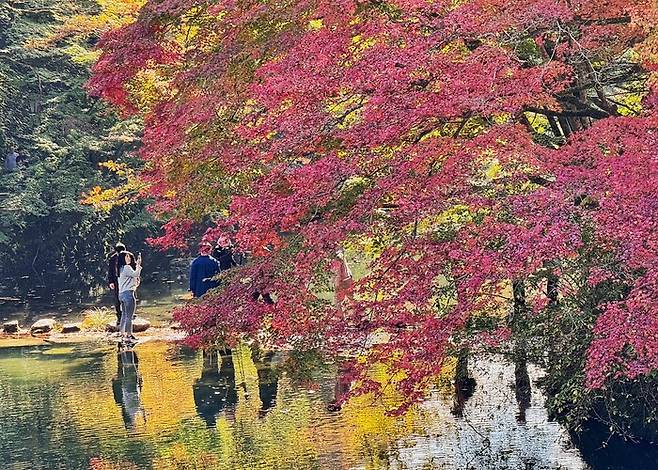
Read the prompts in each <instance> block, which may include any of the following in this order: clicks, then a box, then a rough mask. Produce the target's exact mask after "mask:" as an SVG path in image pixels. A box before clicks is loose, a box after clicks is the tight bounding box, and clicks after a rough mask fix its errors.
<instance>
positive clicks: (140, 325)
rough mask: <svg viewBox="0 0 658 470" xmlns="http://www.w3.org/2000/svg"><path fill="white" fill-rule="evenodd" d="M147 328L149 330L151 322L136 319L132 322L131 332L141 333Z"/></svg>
mask: <svg viewBox="0 0 658 470" xmlns="http://www.w3.org/2000/svg"><path fill="white" fill-rule="evenodd" d="M149 328H151V322H150V321H148V320H147V319H145V318H139V317H137V318H135V319H134V320H133V331H134V332H135V333H141V332H143V331H146V330H148V329H149Z"/></svg>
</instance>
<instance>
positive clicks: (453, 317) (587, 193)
mask: <svg viewBox="0 0 658 470" xmlns="http://www.w3.org/2000/svg"><path fill="white" fill-rule="evenodd" d="M657 22H658V8H657V7H656V6H655V4H654V3H653V2H650V1H648V0H646V1H645V0H627V1H621V0H590V1H578V0H564V1H561V0H523V1H518V0H511V1H508V0H506V1H502V0H469V1H458V2H455V1H452V0H450V1H447V0H446V1H444V0H437V1H427V0H417V1H414V0H406V1H405V0H397V1H396V0H388V1H381V0H369V1H367V0H362V1H356V0H334V1H331V2H327V1H320V0H315V1H314V0H300V1H271V2H269V1H268V2H262V1H250V0H243V1H228V0H227V1H219V0H217V1H202V0H149V1H147V3H146V5H145V6H144V7H143V9H142V12H141V14H140V16H139V18H138V20H137V21H136V22H135V23H133V24H130V25H128V26H125V27H123V28H121V29H118V30H116V31H113V32H111V33H110V34H108V35H106V36H105V37H104V38H103V39H102V41H101V43H100V47H101V49H102V56H101V58H100V60H99V61H98V63H97V64H96V67H95V70H94V76H93V78H92V80H91V81H90V83H89V90H90V91H91V93H92V94H94V95H97V96H100V97H102V98H104V99H107V100H109V101H111V102H113V103H115V104H116V105H118V106H120V107H121V108H122V109H123V110H124V111H126V112H138V113H142V114H144V116H145V134H144V139H143V140H144V145H143V148H142V150H141V155H142V157H143V158H144V159H145V160H146V161H147V162H148V169H147V171H146V172H145V174H144V175H143V177H144V179H145V180H146V181H148V182H149V183H150V192H149V196H150V197H152V198H154V200H155V202H154V206H153V207H154V210H155V211H156V212H158V213H160V214H162V215H166V216H167V217H168V218H170V219H171V220H172V221H171V222H170V223H169V224H168V225H167V226H166V227H165V228H166V229H167V228H168V229H169V230H165V234H164V236H163V237H161V238H160V239H157V240H155V243H157V244H160V245H161V246H164V247H168V246H178V245H179V244H180V243H181V242H182V241H184V240H185V231H186V230H187V229H189V228H190V227H191V226H192V221H194V220H196V221H202V220H209V219H210V220H213V221H214V222H215V223H216V225H217V226H216V228H213V229H211V230H210V231H209V232H208V233H207V238H208V239H217V237H218V236H219V234H220V233H224V232H227V231H230V228H231V227H236V226H238V227H239V230H238V231H237V232H236V233H235V234H234V237H235V239H236V242H237V246H238V247H239V249H240V250H241V251H244V252H249V253H251V256H250V262H249V263H248V264H247V265H246V266H244V267H243V268H241V269H240V270H239V271H238V272H237V273H236V274H235V275H234V276H232V277H231V278H230V279H227V281H226V282H225V285H224V287H223V288H222V289H221V292H217V293H215V294H211V295H210V296H208V297H206V298H205V299H204V300H203V301H202V302H199V303H194V304H191V305H189V306H187V307H185V308H183V309H182V310H181V311H179V312H178V313H177V317H178V318H179V319H180V320H181V322H182V323H183V325H184V326H185V327H186V328H187V329H188V331H189V332H190V335H191V340H192V341H197V342H211V341H215V340H217V338H220V339H222V340H224V341H227V342H229V343H231V342H233V341H235V340H236V339H237V338H240V337H243V336H245V335H247V336H252V337H258V338H260V339H261V340H263V339H264V338H266V339H267V340H269V341H272V342H275V343H278V344H281V343H286V344H290V343H294V344H303V345H305V346H313V347H316V346H317V347H326V348H329V349H330V350H332V351H342V352H345V351H348V352H351V353H354V352H355V351H361V352H363V353H367V354H368V357H370V358H371V360H373V361H377V360H382V359H385V360H386V362H387V363H388V364H390V365H391V367H392V368H393V369H395V370H403V371H404V372H405V379H404V380H402V382H401V383H400V384H398V386H399V387H400V388H401V389H402V390H403V391H404V392H405V394H406V396H407V397H409V398H410V399H411V400H414V399H417V398H420V397H421V396H422V395H423V393H424V388H425V386H426V384H427V381H428V380H430V378H431V377H432V375H433V374H435V373H437V372H438V371H439V370H440V369H441V366H442V361H443V358H444V357H445V356H446V354H447V352H448V351H450V348H451V347H453V346H456V345H457V344H456V343H457V342H458V341H459V340H458V338H460V337H461V336H460V335H459V332H460V331H462V330H463V329H464V327H465V326H466V325H467V324H468V322H469V320H470V319H472V318H473V317H474V316H478V315H486V313H487V312H491V311H493V310H499V309H500V306H501V296H502V297H504V291H505V289H506V286H509V285H510V282H521V281H523V280H524V279H529V278H533V279H555V278H558V279H562V278H565V277H569V278H571V279H575V280H576V281H574V282H581V283H586V282H589V283H591V284H597V283H600V282H603V281H605V280H607V279H615V280H619V281H620V282H623V283H625V285H628V289H627V290H626V292H625V295H623V296H621V297H620V298H616V299H608V300H607V301H606V302H605V303H602V304H601V305H599V306H598V309H599V317H598V320H597V322H596V325H595V326H594V332H593V333H594V338H595V339H594V340H593V342H592V344H591V346H590V348H589V353H588V363H587V364H588V365H587V379H588V383H589V385H590V386H592V387H601V386H603V385H604V383H605V380H606V379H607V378H608V377H610V376H611V375H626V376H630V377H633V376H636V375H638V374H642V373H646V372H647V371H649V370H652V369H656V368H658V341H657V337H656V335H657V334H658V316H657V314H658V312H657V311H656V309H657V308H658V269H657V266H658V263H657V262H658V259H656V256H657V248H658V231H657V230H656V226H655V225H656V220H657V219H656V212H657V211H658V198H657V197H656V195H655V189H654V188H655V187H656V184H655V183H656V181H658V180H657V177H658V173H657V171H658V170H656V168H657V166H656V159H657V158H658V157H657V156H656V155H657V153H656V150H655V149H656V148H657V146H656V144H657V142H656V131H657V130H658V120H657V119H656V115H655V113H654V109H655V108H654V106H655V104H656V98H657V95H656V93H655V89H654V87H655V83H656V82H655V75H654V73H655V70H656V68H657V66H658V62H656V57H657V56H656V53H657V52H658V50H657V48H656V34H655V26H656V23H657ZM144 77H151V78H150V80H151V81H150V82H149V83H151V84H152V83H153V82H154V81H155V82H156V83H157V86H154V87H153V88H156V89H157V91H156V92H153V96H151V98H150V99H149V100H146V102H144V101H143V100H142V101H140V100H139V99H137V96H138V94H137V93H136V91H135V90H136V89H139V87H140V86H141V85H143V84H144V83H145V80H146V79H145V78H144ZM153 77H155V78H153ZM341 247H343V248H347V249H348V251H349V252H352V253H356V252H360V251H363V250H366V247H367V250H369V256H368V257H367V259H368V269H367V274H365V275H364V276H362V277H361V278H360V279H358V281H357V282H355V284H354V286H353V293H352V295H351V296H349V299H351V300H349V303H348V302H347V299H346V301H344V302H343V303H342V304H343V308H341V309H339V310H338V311H337V310H336V309H335V308H334V306H333V305H332V304H331V303H330V302H327V301H324V300H322V298H321V296H318V292H320V291H322V290H323V286H326V285H329V284H330V283H331V281H330V279H329V276H330V272H331V269H330V266H331V263H332V261H333V260H334V259H335V254H336V251H337V250H338V249H340V248H341ZM592 253H597V256H596V257H594V262H591V259H592ZM585 258H587V259H588V260H590V261H588V262H587V263H584V262H580V261H582V260H584V259H585ZM567 274H568V276H567ZM537 285H540V284H537ZM559 285H560V288H559V290H560V295H561V296H562V297H563V298H566V297H568V296H569V295H571V291H570V290H569V288H568V286H566V284H564V283H563V282H560V283H559ZM264 290H266V291H268V292H271V293H273V294H274V295H275V297H276V304H275V305H274V306H272V305H268V304H266V303H263V302H259V301H254V300H253V298H254V296H253V293H254V292H262V291H264ZM548 294H549V296H550V293H548ZM525 295H526V296H527V299H525V300H527V302H528V304H529V305H533V306H534V308H535V310H542V309H545V308H551V306H550V304H551V302H549V301H548V300H547V298H548V296H547V292H545V289H541V288H535V289H528V290H526V293H525ZM373 335H385V336H386V341H383V342H379V344H375V343H377V342H373V341H371V339H372V336H373ZM629 347H630V348H631V352H630V353H629ZM361 385H362V388H361V389H362V390H367V389H369V388H370V387H374V386H375V385H374V384H372V383H369V382H367V381H365V380H364V381H362V382H361Z"/></svg>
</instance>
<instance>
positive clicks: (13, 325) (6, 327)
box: [2, 320, 19, 333]
mask: <svg viewBox="0 0 658 470" xmlns="http://www.w3.org/2000/svg"><path fill="white" fill-rule="evenodd" d="M18 329H19V328H18V320H14V321H8V322H4V323H3V324H2V331H4V332H5V333H18Z"/></svg>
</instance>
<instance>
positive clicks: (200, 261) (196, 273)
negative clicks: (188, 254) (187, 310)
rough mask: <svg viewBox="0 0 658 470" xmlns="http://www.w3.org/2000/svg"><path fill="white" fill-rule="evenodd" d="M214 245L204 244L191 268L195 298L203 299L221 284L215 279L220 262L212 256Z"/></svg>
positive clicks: (191, 283) (192, 289)
mask: <svg viewBox="0 0 658 470" xmlns="http://www.w3.org/2000/svg"><path fill="white" fill-rule="evenodd" d="M211 251H212V245H211V244H210V243H202V244H201V245H199V256H197V257H196V258H195V259H194V261H192V265H191V266H190V289H189V290H190V291H192V295H193V296H194V297H197V298H198V297H201V296H202V295H203V294H205V293H206V292H208V290H210V289H212V288H213V287H217V286H218V285H219V283H218V282H217V281H215V280H214V279H213V277H214V276H215V275H216V274H217V273H218V272H219V262H218V261H217V260H216V259H215V258H213V257H212V256H210V252H211Z"/></svg>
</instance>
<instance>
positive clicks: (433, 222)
mask: <svg viewBox="0 0 658 470" xmlns="http://www.w3.org/2000/svg"><path fill="white" fill-rule="evenodd" d="M471 220H473V214H471V211H470V209H469V207H468V206H466V205H463V204H456V205H454V206H452V207H450V208H449V209H446V210H444V211H443V212H441V213H439V214H437V215H434V216H430V217H425V218H423V219H420V220H419V221H418V223H417V224H412V225H409V226H408V227H407V230H408V232H409V233H411V232H412V231H414V230H415V231H416V233H417V234H418V235H422V234H425V233H428V232H433V231H435V230H437V229H439V228H440V226H452V225H455V224H464V223H468V222H470V221H471Z"/></svg>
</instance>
